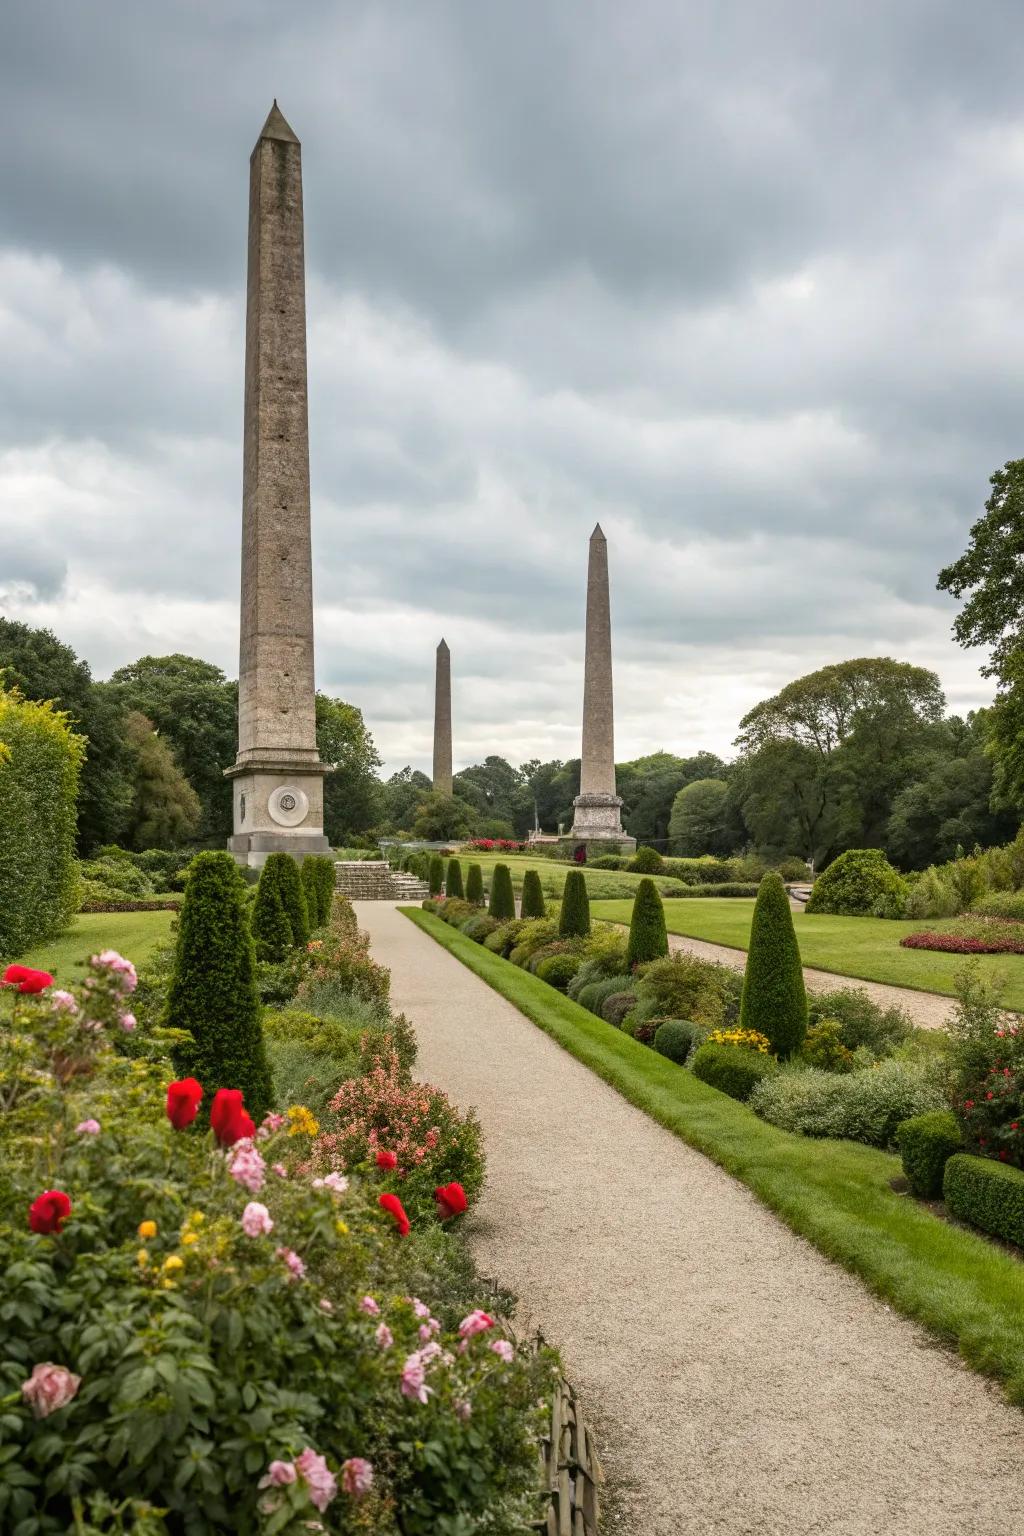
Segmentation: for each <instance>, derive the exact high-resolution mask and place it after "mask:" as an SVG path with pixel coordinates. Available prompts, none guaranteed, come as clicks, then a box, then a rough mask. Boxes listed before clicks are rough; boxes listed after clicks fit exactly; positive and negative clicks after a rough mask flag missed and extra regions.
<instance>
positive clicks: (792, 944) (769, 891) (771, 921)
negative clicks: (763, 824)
mask: <svg viewBox="0 0 1024 1536" xmlns="http://www.w3.org/2000/svg"><path fill="white" fill-rule="evenodd" d="M740 1028H741V1029H756V1030H757V1031H758V1033H759V1034H762V1035H767V1036H768V1039H769V1040H770V1041H771V1047H772V1050H773V1051H774V1053H775V1054H776V1056H779V1057H783V1058H785V1057H787V1056H793V1055H794V1054H795V1053H796V1052H797V1051H799V1049H800V1047H801V1045H802V1044H803V1041H804V1036H805V1035H806V1033H807V995H806V993H805V992H804V973H803V967H802V965H801V963H800V949H799V946H798V945H797V942H796V934H795V933H794V932H793V914H792V912H791V911H790V907H789V897H788V896H787V894H786V887H785V886H784V885H783V883H782V876H781V875H779V874H778V873H777V872H776V871H775V870H769V872H768V873H767V874H766V875H765V876H764V878H763V879H762V881H761V884H760V886H759V887H758V892H757V901H756V902H755V903H754V920H753V922H752V923H751V925H750V947H749V949H748V950H747V968H746V971H745V972H744V976H743V998H742V1001H741V1002H740Z"/></svg>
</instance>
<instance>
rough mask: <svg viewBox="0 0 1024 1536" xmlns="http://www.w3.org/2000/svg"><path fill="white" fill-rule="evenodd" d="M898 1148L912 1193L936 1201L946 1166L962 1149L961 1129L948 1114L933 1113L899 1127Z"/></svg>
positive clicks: (936, 1110) (936, 1111) (945, 1111)
mask: <svg viewBox="0 0 1024 1536" xmlns="http://www.w3.org/2000/svg"><path fill="white" fill-rule="evenodd" d="M896 1144H897V1146H898V1147H899V1149H900V1156H901V1158H902V1159H903V1172H904V1173H905V1174H906V1176H907V1182H908V1184H909V1185H910V1188H911V1190H912V1191H913V1193H914V1194H915V1195H919V1196H920V1197H921V1198H922V1199H924V1200H933V1199H937V1198H938V1196H939V1195H941V1194H942V1177H943V1174H944V1173H945V1171H946V1164H947V1162H948V1161H949V1159H950V1158H951V1157H952V1156H953V1155H954V1154H955V1153H957V1152H959V1151H960V1148H961V1147H962V1146H963V1141H962V1140H961V1137H960V1127H959V1126H958V1125H957V1123H956V1121H955V1119H954V1118H953V1116H952V1115H951V1114H950V1112H949V1110H948V1109H933V1110H931V1111H930V1112H929V1113H928V1114H924V1115H914V1117H913V1118H912V1119H910V1120H904V1121H903V1123H902V1125H898V1126H897V1127H896Z"/></svg>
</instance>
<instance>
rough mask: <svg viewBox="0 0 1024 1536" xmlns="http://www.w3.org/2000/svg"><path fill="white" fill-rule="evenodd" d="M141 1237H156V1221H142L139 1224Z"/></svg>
mask: <svg viewBox="0 0 1024 1536" xmlns="http://www.w3.org/2000/svg"><path fill="white" fill-rule="evenodd" d="M139 1236H140V1237H156V1222H155V1221H140V1222H139Z"/></svg>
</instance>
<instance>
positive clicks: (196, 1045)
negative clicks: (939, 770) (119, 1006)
mask: <svg viewBox="0 0 1024 1536" xmlns="http://www.w3.org/2000/svg"><path fill="white" fill-rule="evenodd" d="M282 857H283V858H285V859H288V862H289V863H290V864H291V865H292V868H293V869H294V868H295V862H294V860H293V859H292V858H291V857H290V855H289V854H283V855H282ZM268 863H269V860H268ZM296 883H298V873H297V872H296ZM260 1013H261V1005H260V1000H259V994H258V992H257V990H256V953H255V948H254V946H253V941H252V934H251V933H250V932H249V923H248V919H247V917H246V912H245V886H244V885H243V883H242V881H241V879H240V877H239V874H238V870H237V868H236V866H235V861H234V859H232V857H231V855H230V854H229V853H201V854H199V856H198V857H197V858H196V859H194V860H193V861H192V865H191V868H190V870H189V876H188V881H187V883H186V885H185V900H184V903H183V905H182V909H181V916H180V918H179V919H178V939H177V946H176V949H175V955H174V973H173V976H172V978H171V985H170V991H169V993H168V998H167V1013H166V1022H167V1023H168V1024H169V1025H170V1026H171V1027H172V1028H175V1029H183V1030H186V1031H187V1032H188V1034H189V1035H190V1036H191V1039H189V1040H188V1041H186V1042H185V1043H183V1044H182V1045H179V1046H176V1047H175V1048H174V1051H173V1053H172V1054H173V1057H174V1064H175V1067H176V1069H177V1071H178V1074H179V1076H182V1077H186V1076H188V1077H197V1078H198V1079H199V1081H200V1082H201V1083H202V1085H203V1093H204V1099H205V1102H207V1103H209V1102H212V1099H213V1096H214V1094H215V1093H216V1091H217V1089H218V1088H240V1089H241V1090H242V1094H243V1096H244V1099H245V1107H246V1109H247V1110H248V1112H249V1114H250V1115H251V1116H252V1118H253V1119H254V1120H255V1121H256V1122H257V1124H258V1123H259V1121H260V1120H261V1119H262V1118H263V1116H264V1115H265V1114H266V1112H267V1110H268V1109H269V1108H270V1106H271V1104H272V1103H273V1084H272V1082H271V1076H270V1067H269V1065H268V1063H267V1052H266V1046H265V1044H264V1041H263V1029H262V1026H261V1023H260Z"/></svg>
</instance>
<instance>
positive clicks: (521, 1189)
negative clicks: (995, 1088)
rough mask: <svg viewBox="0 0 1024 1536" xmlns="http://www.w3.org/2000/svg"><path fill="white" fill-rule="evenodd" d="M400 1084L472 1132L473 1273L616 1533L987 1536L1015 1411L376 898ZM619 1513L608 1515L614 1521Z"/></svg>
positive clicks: (1018, 1514) (1011, 1509)
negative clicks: (439, 1099)
mask: <svg viewBox="0 0 1024 1536" xmlns="http://www.w3.org/2000/svg"><path fill="white" fill-rule="evenodd" d="M357 911H358V915H359V922H360V925H361V926H362V927H363V928H365V929H367V930H368V931H369V934H370V938H371V942H372V946H373V953H374V955H375V957H376V958H377V959H378V960H379V961H380V962H381V963H382V964H384V965H387V966H389V967H390V969H391V976H392V1001H393V1003H394V1004H395V1006H396V1008H399V1009H402V1010H404V1011H405V1012H406V1013H407V1014H408V1015H409V1017H410V1018H411V1019H412V1021H413V1023H414V1025H415V1028H416V1033H417V1035H418V1037H419V1042H420V1055H419V1062H418V1068H417V1070H418V1074H420V1075H422V1077H423V1078H424V1079H426V1080H427V1081H430V1082H434V1083H437V1084H438V1085H440V1086H441V1087H443V1088H445V1089H446V1090H447V1091H448V1092H449V1093H450V1094H451V1095H452V1096H453V1097H454V1098H455V1099H456V1100H457V1101H458V1102H459V1103H460V1104H461V1105H463V1106H468V1105H475V1107H476V1109H477V1111H478V1113H479V1115H480V1119H481V1121H482V1123H483V1128H484V1133H485V1139H486V1145H487V1158H488V1173H489V1176H488V1182H487V1187H486V1190H485V1192H484V1195H483V1198H482V1199H481V1202H480V1205H479V1206H478V1208H477V1212H476V1214H475V1216H474V1218H473V1220H472V1228H471V1236H472V1242H473V1247H474V1251H475V1253H476V1256H477V1259H478V1262H479V1263H480V1265H481V1267H482V1269H483V1270H484V1271H485V1272H486V1273H489V1274H493V1275H495V1276H497V1277H499V1278H500V1280H501V1281H502V1282H504V1283H505V1284H507V1285H509V1286H511V1287H512V1288H513V1289H514V1290H515V1291H516V1292H517V1293H518V1295H519V1297H520V1305H521V1317H520V1322H521V1323H522V1324H526V1325H530V1326H540V1327H541V1328H542V1329H543V1331H544V1333H545V1335H546V1336H547V1337H548V1338H550V1339H551V1340H552V1341H553V1342H555V1343H557V1345H558V1347H559V1349H560V1350H561V1352H562V1355H563V1358H564V1360H565V1365H566V1369H567V1371H568V1373H569V1375H570V1376H571V1378H572V1380H573V1381H574V1382H575V1384H576V1385H577V1387H578V1388H579V1390H580V1392H581V1395H582V1396H583V1400H584V1403H585V1404H587V1403H589V1404H591V1405H596V1408H597V1410H598V1412H597V1413H596V1414H595V1415H594V1416H595V1418H596V1419H597V1424H598V1427H599V1430H600V1432H601V1437H602V1441H603V1447H604V1450H603V1456H604V1462H605V1466H606V1470H607V1471H608V1473H609V1475H610V1477H611V1478H612V1479H613V1480H614V1482H615V1484H617V1485H619V1486H620V1487H623V1488H624V1493H623V1496H622V1500H621V1504H622V1507H623V1510H624V1512H623V1513H622V1514H621V1515H620V1518H619V1519H618V1521H617V1522H616V1524H615V1526H614V1527H613V1528H614V1529H616V1530H619V1531H621V1532H623V1533H628V1536H641V1533H643V1536H698V1533H700V1536H705V1533H710V1532H715V1533H722V1536H725V1533H727V1536H781V1533H785V1536H811V1533H818V1532H821V1531H829V1532H830V1533H831V1536H877V1533H878V1532H885V1533H886V1536H921V1533H922V1532H923V1531H927V1532H928V1533H929V1536H992V1533H993V1532H995V1531H1003V1530H1007V1529H1012V1528H1014V1527H1016V1528H1018V1529H1019V1528H1020V1526H1021V1522H1022V1521H1024V1416H1022V1415H1021V1414H1020V1413H1019V1412H1018V1411H1017V1410H1015V1409H1013V1408H1010V1407H1009V1406H1008V1405H1007V1404H1006V1403H1005V1402H1004V1401H1003V1399H1002V1398H1001V1396H1000V1394H999V1392H998V1390H997V1389H996V1388H995V1387H993V1386H992V1385H990V1384H989V1383H987V1382H986V1381H984V1380H983V1379H982V1378H980V1377H978V1376H976V1375H974V1374H973V1373H972V1372H970V1371H969V1370H968V1369H967V1368H966V1367H965V1366H963V1365H961V1364H960V1362H959V1361H958V1360H957V1359H956V1358H955V1357H954V1356H953V1355H951V1354H949V1353H947V1352H946V1351H945V1350H944V1349H942V1348H941V1347H940V1346H938V1345H937V1344H936V1343H935V1341H934V1339H932V1338H930V1337H929V1336H928V1335H926V1334H925V1333H924V1332H923V1331H921V1330H920V1329H918V1328H917V1327H916V1326H915V1325H914V1324H913V1323H911V1322H909V1321H907V1320H906V1319H905V1318H902V1317H900V1316H899V1315H897V1314H895V1313H893V1312H891V1311H890V1310H889V1308H888V1307H886V1306H885V1305H884V1304H883V1303H882V1302H880V1301H878V1300H876V1299H875V1298H874V1297H873V1296H871V1295H870V1294H869V1293H868V1292H867V1291H866V1290H865V1289H864V1288H863V1286H862V1285H861V1284H860V1283H859V1282H858V1281H857V1280H855V1279H854V1278H853V1277H852V1276H850V1275H848V1274H846V1273H845V1271H843V1270H841V1269H839V1268H838V1267H837V1266H835V1265H833V1264H830V1263H829V1262H828V1260H826V1259H825V1258H824V1257H823V1256H822V1255H820V1254H819V1253H818V1252H817V1251H816V1250H815V1249H814V1248H812V1247H811V1246H810V1245H809V1244H808V1243H806V1242H804V1241H803V1239H801V1238H799V1237H797V1236H795V1235H794V1234H793V1233H792V1232H790V1231H789V1229H788V1228H786V1227H785V1226H784V1225H783V1224H782V1222H781V1221H779V1220H778V1219H777V1218H776V1217H775V1216H774V1215H773V1214H772V1213H771V1212H770V1211H768V1210H767V1209H766V1208H765V1207H764V1206H762V1205H760V1204H759V1203H758V1201H757V1200H756V1199H755V1198H754V1196H753V1195H752V1194H750V1193H749V1191H747V1190H746V1189H745V1188H744V1187H743V1186H742V1185H741V1184H738V1183H736V1182H735V1181H734V1180H733V1179H731V1178H730V1177H729V1176H728V1174H726V1173H724V1172H723V1171H722V1170H721V1169H720V1168H718V1167H717V1166H716V1165H715V1164H714V1163H712V1162H710V1161H708V1160H707V1159H706V1158H704V1157H702V1156H701V1155H700V1154H699V1153H697V1152H695V1151H693V1150H692V1149H691V1148H690V1147H688V1146H686V1145H685V1143H683V1142H682V1141H680V1140H678V1139H677V1138H676V1137H674V1136H672V1135H671V1134H670V1133H669V1132H668V1131H666V1130H664V1129H663V1128H662V1127H661V1126H659V1125H657V1124H656V1123H655V1122H654V1121H653V1120H650V1119H648V1117H647V1116H646V1115H644V1114H643V1113H642V1112H641V1111H640V1110H638V1109H636V1108H634V1107H633V1106H632V1105H631V1104H629V1103H628V1102H627V1101H626V1100H625V1099H623V1098H621V1097H620V1096H619V1095H618V1094H617V1093H615V1091H614V1090H613V1089H612V1088H610V1087H609V1086H608V1085H607V1084H606V1083H603V1082H602V1081H601V1080H600V1078H598V1077H596V1076H595V1075H594V1074H593V1073H592V1072H590V1071H588V1069H587V1068H586V1067H584V1066H583V1065H582V1064H581V1063H579V1062H577V1061H576V1060H575V1059H574V1058H573V1057H572V1056H570V1055H569V1054H568V1053H567V1052H565V1051H563V1050H561V1048H560V1047H559V1046H558V1045H556V1044H555V1042H554V1041H553V1040H551V1039H550V1038H549V1037H548V1036H547V1035H545V1034H543V1033H542V1031H541V1030H539V1029H537V1028H536V1027H535V1026H534V1025H533V1024H531V1023H530V1022H529V1021H528V1020H527V1019H526V1018H524V1017H523V1015H522V1014H520V1013H519V1012H518V1011H517V1009H515V1008H514V1007H513V1006H512V1005H511V1003H509V1002H507V1001H506V1000H505V999H504V998H502V997H500V996H499V995H498V994H497V993H496V992H493V991H492V990H491V989H490V988H489V987H488V986H487V985H486V983H484V982H483V981H481V980H480V979H479V977H477V976H475V975H474V974H473V973H472V972H471V971H469V970H467V969H466V968H465V967H463V966H462V965H460V964H459V962H458V961H457V960H456V959H455V958H454V957H453V956H452V955H450V954H448V953H447V951H445V950H444V949H442V948H441V947H440V946H439V945H437V944H435V943H434V941H433V940H432V939H431V938H429V936H428V935H427V934H425V933H423V932H422V931H421V930H420V929H418V928H416V927H415V926H414V925H413V924H412V923H410V922H409V921H408V919H406V918H404V917H402V915H401V914H400V912H398V910H397V909H396V908H395V907H393V906H390V905H387V904H385V903H365V904H360V905H359V906H358V907H357ZM625 1511H628V1513H627V1512H625Z"/></svg>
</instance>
